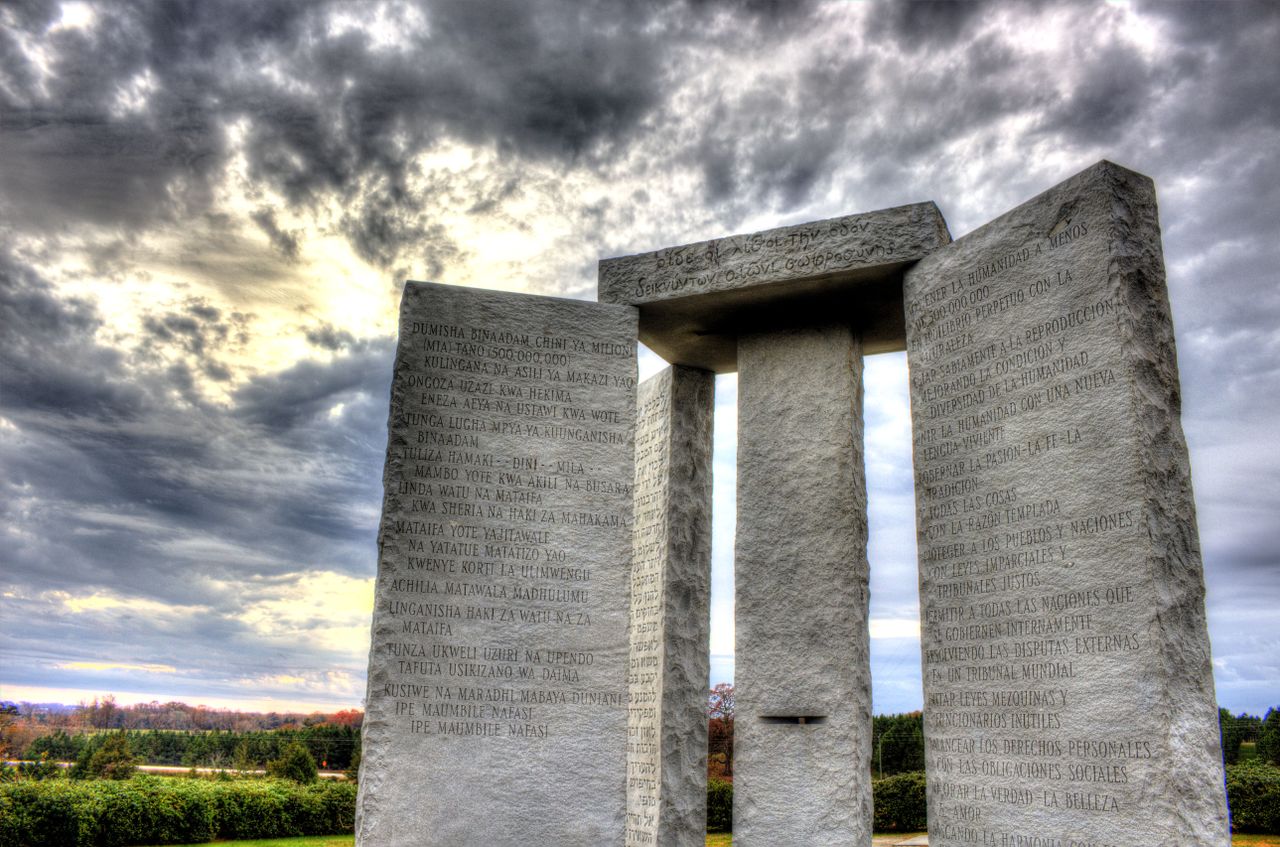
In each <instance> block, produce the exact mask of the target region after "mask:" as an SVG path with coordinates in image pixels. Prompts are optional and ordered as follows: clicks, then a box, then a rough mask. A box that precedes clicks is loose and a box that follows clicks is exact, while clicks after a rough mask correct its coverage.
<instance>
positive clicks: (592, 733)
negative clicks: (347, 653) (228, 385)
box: [356, 282, 636, 847]
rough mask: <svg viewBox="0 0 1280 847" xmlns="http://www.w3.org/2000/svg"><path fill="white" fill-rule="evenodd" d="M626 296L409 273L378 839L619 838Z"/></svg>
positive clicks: (385, 556)
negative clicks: (469, 283)
mask: <svg viewBox="0 0 1280 847" xmlns="http://www.w3.org/2000/svg"><path fill="white" fill-rule="evenodd" d="M635 331H636V314H635V310H634V309H632V308H630V307H620V306H610V305H602V304H596V303H584V302H579V301H572V300H560V299H556V298H550V297H534V296H529V295H520V294H510V293H504V292H496V291H484V290H478V289H468V288H456V287H450V286H442V285H434V284H428V283H412V282H411V283H408V284H407V285H406V287H405V291H404V298H403V300H402V303H401V312H400V340H399V344H398V346H397V350H396V358H395V371H394V378H393V381H392V389H391V414H390V422H389V427H388V447H387V460H386V466H385V472H384V477H383V484H384V488H385V498H384V501H383V516H382V523H381V528H380V532H379V541H378V543H379V557H378V558H379V560H378V578H377V587H376V599H375V603H376V605H375V610H374V615H373V625H372V646H371V649H370V654H369V687H368V697H367V704H366V714H365V721H364V729H363V732H364V753H363V760H362V762H361V772H360V790H359V797H358V801H357V818H356V833H357V843H358V844H360V845H362V847H409V845H421V844H438V845H475V844H485V845H510V847H524V846H525V845H528V844H561V845H578V846H579V847H598V845H602V844H604V845H619V847H620V845H621V844H622V842H623V825H624V818H623V815H624V809H625V806H626V788H625V786H626V733H627V703H626V693H627V692H626V662H627V649H628V647H627V625H628V609H627V596H628V584H627V582H628V571H629V567H628V563H629V561H630V557H631V522H632V482H633V472H634V458H635V457H634V426H635V408H636V405H635V403H636V401H635V389H636V343H635Z"/></svg>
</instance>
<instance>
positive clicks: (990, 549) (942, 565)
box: [907, 210, 1174, 847]
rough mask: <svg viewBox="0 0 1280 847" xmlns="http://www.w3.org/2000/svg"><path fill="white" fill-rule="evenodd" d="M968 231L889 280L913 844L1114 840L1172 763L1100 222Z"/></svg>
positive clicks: (1067, 218)
mask: <svg viewBox="0 0 1280 847" xmlns="http://www.w3.org/2000/svg"><path fill="white" fill-rule="evenodd" d="M998 224H999V222H997V224H993V225H992V228H993V229H994V228H996V227H998ZM1015 231H1022V232H1025V231H1026V228H1022V229H1021V230H1019V229H1018V228H1015V227H1012V226H1011V227H1010V228H1009V232H1015ZM975 237H977V238H979V239H980V240H979V241H978V242H977V243H978V244H979V245H984V249H979V248H977V247H972V248H969V249H966V248H967V247H968V245H964V240H963V239H962V241H961V242H959V243H957V245H956V248H955V252H956V254H957V257H956V260H955V261H953V262H951V263H939V264H938V265H935V266H933V267H931V268H928V269H927V270H926V271H925V272H921V273H915V272H913V273H912V274H911V275H910V276H909V278H908V279H909V281H908V289H907V290H908V297H907V304H908V306H907V310H908V311H907V322H908V351H909V356H910V366H911V385H912V405H913V416H914V420H915V433H914V438H915V466H916V490H917V503H918V516H917V517H918V521H917V526H918V532H919V551H920V568H921V574H920V582H921V606H922V618H923V624H924V626H923V653H924V667H925V699H926V703H925V720H926V736H927V741H926V744H927V766H928V769H929V792H930V805H931V809H932V819H931V821H930V842H931V843H934V842H935V841H936V842H937V843H938V844H942V845H968V844H976V845H1028V847H1029V845H1037V847H1086V845H1088V847H1112V845H1113V842H1112V841H1111V840H1110V839H1108V838H1102V839H1101V840H1099V838H1098V837H1096V835H1091V833H1098V832H1109V831H1112V830H1113V827H1114V826H1115V825H1116V823H1125V822H1136V821H1138V820H1139V819H1140V818H1141V817H1142V816H1143V814H1144V812H1143V809H1142V804H1141V803H1140V798H1141V797H1142V790H1143V789H1142V786H1143V784H1144V780H1145V778H1146V775H1147V774H1148V773H1151V772H1153V771H1152V770H1151V769H1152V768H1158V767H1163V766H1166V765H1167V766H1174V765H1172V764H1171V763H1164V762H1161V761H1160V757H1161V755H1162V746H1161V744H1160V743H1159V742H1158V741H1157V739H1156V737H1155V736H1154V734H1153V733H1152V732H1151V731H1150V730H1149V729H1148V727H1147V726H1146V725H1144V722H1143V721H1142V720H1141V719H1139V720H1134V715H1133V709H1135V708H1141V707H1142V705H1143V704H1144V699H1143V698H1144V692H1143V690H1142V678H1143V676H1144V673H1145V671H1146V669H1147V667H1148V665H1149V663H1152V662H1155V661H1157V659H1158V656H1157V655H1156V651H1155V650H1153V648H1152V645H1151V643H1150V641H1151V635H1150V632H1149V615H1148V613H1147V609H1148V607H1149V604H1150V603H1151V602H1152V597H1151V594H1152V586H1151V585H1150V583H1149V579H1148V577H1147V576H1146V575H1145V570H1144V567H1143V565H1144V559H1143V553H1142V549H1143V548H1142V543H1143V541H1144V540H1145V538H1146V533H1147V530H1146V527H1145V525H1144V520H1143V501H1142V498H1141V496H1140V494H1139V492H1140V490H1141V489H1140V487H1139V483H1138V480H1137V478H1136V475H1135V464H1136V463H1135V462H1134V461H1133V460H1132V459H1129V458H1127V457H1129V456H1132V455H1133V452H1134V450H1135V449H1136V448H1135V445H1134V443H1133V439H1134V435H1133V424H1132V419H1131V414H1132V411H1131V405H1130V403H1129V399H1128V398H1129V391H1130V386H1129V383H1128V380H1127V377H1126V371H1125V367H1126V366H1125V362H1124V359H1123V357H1122V350H1121V346H1120V344H1119V341H1118V337H1119V333H1118V325H1119V322H1120V319H1121V312H1122V310H1123V304H1122V302H1121V301H1120V299H1119V298H1120V296H1121V295H1120V294H1119V293H1118V292H1115V291H1112V290H1111V288H1110V286H1109V285H1108V274H1107V270H1108V268H1107V262H1106V260H1105V257H1106V255H1107V238H1108V232H1107V223H1106V220H1105V219H1104V218H1102V216H1101V215H1098V216H1094V215H1091V214H1090V213H1089V212H1088V211H1082V210H1077V212H1076V213H1075V214H1069V215H1068V214H1064V215H1063V217H1062V218H1061V219H1060V220H1059V221H1058V223H1057V224H1056V225H1055V226H1054V227H1052V228H1050V229H1049V230H1048V231H1047V232H1046V231H1041V232H1040V233H1039V234H1037V235H1033V236H1031V237H1028V238H1026V239H1025V240H1022V241H1010V240H1009V235H1008V234H1007V233H999V232H995V233H987V234H986V235H985V236H984V235H983V233H982V232H980V233H978V234H977V235H976V236H975ZM983 238H985V241H984V240H982V239H983ZM962 245H963V246H962ZM1099 257H1102V259H1101V260H1100V259H1099ZM1115 703H1127V704H1131V705H1130V706H1129V707H1128V708H1125V709H1113V708H1112V705H1113V704H1115ZM1046 821H1052V822H1053V823H1052V824H1051V825H1048V826H1046ZM1099 821H1104V823H1103V824H1102V825H1101V826H1099ZM1117 847H1118V845H1117Z"/></svg>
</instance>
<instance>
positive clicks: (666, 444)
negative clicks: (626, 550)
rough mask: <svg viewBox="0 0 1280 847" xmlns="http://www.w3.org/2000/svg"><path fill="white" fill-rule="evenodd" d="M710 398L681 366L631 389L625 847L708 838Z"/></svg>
mask: <svg viewBox="0 0 1280 847" xmlns="http://www.w3.org/2000/svg"><path fill="white" fill-rule="evenodd" d="M714 400H715V375H714V374H712V373H711V372H710V371H704V370H699V369H697V368H686V367H681V366H679V365H677V366H674V367H671V368H667V369H666V370H664V371H663V372H661V373H659V374H657V375H656V376H653V377H651V378H650V379H647V380H645V381H644V382H643V383H641V384H640V388H639V391H638V397H637V411H638V423H637V427H636V482H635V495H634V497H635V529H634V542H633V554H632V560H631V561H632V564H631V651H630V661H629V663H628V669H627V689H628V700H629V710H628V721H627V834H626V844H627V847H702V845H703V843H704V842H705V840H706V831H707V788H706V780H707V716H706V703H707V677H708V676H709V674H710V667H709V665H710V651H709V639H710V619H709V614H710V609H709V603H710V596H711V414H712V410H713V406H714Z"/></svg>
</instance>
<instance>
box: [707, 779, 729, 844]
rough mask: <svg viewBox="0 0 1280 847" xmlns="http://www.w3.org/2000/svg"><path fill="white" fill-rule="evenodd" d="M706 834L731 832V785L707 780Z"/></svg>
mask: <svg viewBox="0 0 1280 847" xmlns="http://www.w3.org/2000/svg"><path fill="white" fill-rule="evenodd" d="M707 832H733V783H732V782H726V781H725V780H723V779H716V778H715V777H711V778H710V779H708V780H707Z"/></svg>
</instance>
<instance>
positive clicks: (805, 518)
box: [733, 324, 871, 847]
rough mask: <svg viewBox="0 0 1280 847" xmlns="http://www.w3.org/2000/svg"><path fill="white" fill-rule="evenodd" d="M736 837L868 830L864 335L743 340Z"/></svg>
mask: <svg viewBox="0 0 1280 847" xmlns="http://www.w3.org/2000/svg"><path fill="white" fill-rule="evenodd" d="M738 365H739V373H738V529H737V542H736V551H735V583H736V610H735V615H736V620H735V626H736V657H737V659H736V668H735V675H734V678H735V695H736V696H735V700H736V717H735V720H734V724H735V726H734V736H735V738H734V751H735V752H734V808H733V819H734V844H737V845H741V847H778V845H806V846H807V845H870V843H871V779H870V774H871V769H870V759H871V673H870V666H869V652H868V633H867V600H868V596H867V513H866V502H867V501H866V482H865V474H864V470H863V450H862V432H863V423H862V350H861V346H860V344H859V341H858V338H857V336H855V335H854V334H853V332H852V331H851V330H850V328H849V327H848V325H845V324H827V325H818V326H808V327H804V328H797V329H778V330H775V331H771V332H760V333H757V334H752V335H747V336H743V337H742V338H740V339H739V342H738Z"/></svg>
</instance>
